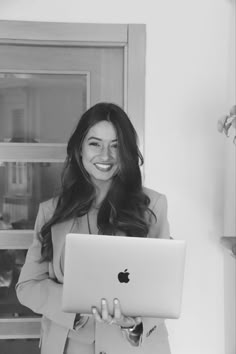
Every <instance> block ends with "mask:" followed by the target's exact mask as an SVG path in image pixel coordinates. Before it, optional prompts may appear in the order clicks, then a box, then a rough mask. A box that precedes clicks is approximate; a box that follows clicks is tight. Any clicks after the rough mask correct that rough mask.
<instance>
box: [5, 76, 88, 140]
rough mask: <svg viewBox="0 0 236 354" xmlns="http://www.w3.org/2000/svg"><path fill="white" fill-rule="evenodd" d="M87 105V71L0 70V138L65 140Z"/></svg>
mask: <svg viewBox="0 0 236 354" xmlns="http://www.w3.org/2000/svg"><path fill="white" fill-rule="evenodd" d="M86 108H87V74H73V75H69V74H68V75H58V74H50V75H48V74H14V73H7V74H6V73H5V74H4V73H2V74H1V73H0V117H1V119H0V141H5V142H6V141H7V142H41V143H48V142H51V143H54V142H58V143H61V142H65V141H66V140H67V139H68V137H69V136H70V134H71V131H72V129H73V127H74V126H75V124H76V122H77V120H78V117H79V116H81V114H82V113H83V112H84V111H85V110H86Z"/></svg>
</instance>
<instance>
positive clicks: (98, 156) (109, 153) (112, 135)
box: [81, 121, 119, 183]
mask: <svg viewBox="0 0 236 354" xmlns="http://www.w3.org/2000/svg"><path fill="white" fill-rule="evenodd" d="M81 155H82V162H83V165H84V168H85V170H86V171H87V172H88V174H89V175H90V177H91V179H92V181H93V182H94V183H96V182H98V181H110V180H111V179H112V177H113V176H115V175H116V173H117V171H118V169H119V162H118V159H119V157H118V141H117V135H116V131H115V128H114V126H113V124H112V123H110V122H107V121H102V122H99V123H97V124H95V125H94V126H92V127H91V128H90V130H89V131H88V133H87V135H86V136H85V138H84V141H83V144H82V151H81Z"/></svg>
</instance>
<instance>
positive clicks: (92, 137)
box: [88, 136, 118, 143]
mask: <svg viewBox="0 0 236 354" xmlns="http://www.w3.org/2000/svg"><path fill="white" fill-rule="evenodd" d="M92 139H95V140H98V141H102V140H103V139H100V138H97V137H96V136H90V137H89V138H88V140H92ZM111 141H112V143H114V142H117V141H118V140H117V139H113V140H111Z"/></svg>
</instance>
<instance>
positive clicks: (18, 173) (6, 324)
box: [0, 21, 145, 342]
mask: <svg viewBox="0 0 236 354" xmlns="http://www.w3.org/2000/svg"><path fill="white" fill-rule="evenodd" d="M144 90H145V26H144V25H118V24H117V25H116V24H114V25H108V24H75V23H73V24H68V23H67V24H65V23H60V24H58V23H40V22H37V23H34V22H20V21H19V22H18V21H0V342H1V340H6V339H15V340H16V339H21V340H23V339H24V340H26V339H27V340H33V339H37V338H39V328H40V315H39V314H35V313H33V312H32V311H31V310H29V309H28V308H26V307H24V306H22V305H21V304H20V303H19V302H18V300H17V297H16V293H15V284H16V282H17V280H18V276H19V273H20V270H21V267H22V265H23V264H24V261H25V256H26V253H27V249H28V247H29V245H30V244H31V242H32V237H33V228H34V223H35V218H36V215H37V211H38V205H39V203H40V202H42V201H45V200H47V199H49V198H51V197H53V196H55V195H56V194H57V193H58V191H59V190H60V181H61V177H60V176H61V171H62V168H63V164H64V160H65V156H66V142H67V141H68V138H69V136H70V134H71V133H72V132H73V129H74V128H75V125H76V123H77V121H78V119H79V117H80V116H81V114H82V113H83V112H84V111H85V110H86V109H87V108H89V107H90V106H91V105H93V104H95V103H97V102H100V101H107V102H114V103H117V104H118V105H120V106H122V107H123V108H124V109H125V110H126V111H127V113H128V114H129V116H130V118H131V120H132V121H133V123H134V125H135V127H136V129H137V131H138V134H139V137H140V148H141V150H143V128H144V111H145V109H144Z"/></svg>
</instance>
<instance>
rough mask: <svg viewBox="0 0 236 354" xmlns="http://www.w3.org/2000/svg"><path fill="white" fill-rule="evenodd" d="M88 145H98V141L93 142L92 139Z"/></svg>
mask: <svg viewBox="0 0 236 354" xmlns="http://www.w3.org/2000/svg"><path fill="white" fill-rule="evenodd" d="M89 145H91V146H96V147H99V146H100V145H99V143H97V142H95V141H92V142H91V143H89Z"/></svg>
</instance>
